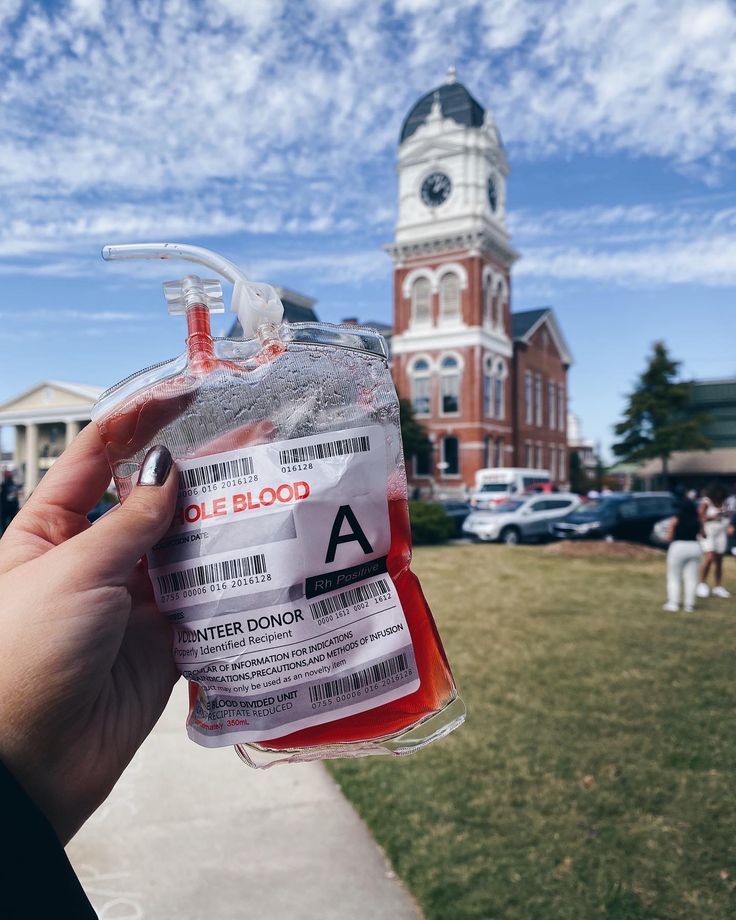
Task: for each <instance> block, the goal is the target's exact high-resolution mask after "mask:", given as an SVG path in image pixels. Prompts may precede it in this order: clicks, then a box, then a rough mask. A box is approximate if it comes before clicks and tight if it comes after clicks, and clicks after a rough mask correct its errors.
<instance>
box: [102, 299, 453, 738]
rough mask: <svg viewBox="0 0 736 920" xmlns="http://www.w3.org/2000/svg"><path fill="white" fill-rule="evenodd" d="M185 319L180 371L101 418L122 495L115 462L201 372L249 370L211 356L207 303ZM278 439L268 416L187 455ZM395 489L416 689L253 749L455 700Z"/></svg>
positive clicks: (394, 724) (390, 720)
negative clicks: (184, 349)
mask: <svg viewBox="0 0 736 920" xmlns="http://www.w3.org/2000/svg"><path fill="white" fill-rule="evenodd" d="M187 324H188V333H189V334H188V337H187V357H188V362H187V366H186V368H185V369H184V370H183V371H182V373H181V374H179V375H177V376H173V377H171V378H169V379H166V380H162V381H159V382H156V383H152V384H151V385H150V386H149V387H148V388H146V389H144V390H142V391H139V392H138V393H136V394H135V395H134V396H132V397H131V398H130V399H129V400H128V401H127V402H125V403H123V404H122V405H120V406H118V407H117V408H116V409H115V410H114V411H112V412H110V413H109V414H108V415H106V416H104V417H102V418H100V419H99V420H98V427H99V429H100V433H101V436H102V438H103V440H104V443H105V446H106V450H107V454H108V458H109V460H110V463H111V465H112V466H113V469H114V470H115V472H116V480H117V482H118V487H119V490H120V494H121V497H122V498H123V499H124V498H125V496H126V495H127V493H128V491H129V490H130V487H131V485H132V479H133V475H134V473H133V472H128V473H127V474H126V473H121V470H120V469H116V464H118V463H120V462H124V463H128V464H130V459H131V457H133V456H134V455H136V454H138V453H139V452H141V451H143V450H144V449H147V448H148V447H150V446H151V445H152V444H154V443H156V442H157V438H158V435H159V433H160V432H161V431H162V429H164V428H165V427H166V426H167V425H170V424H171V423H173V422H175V421H176V420H177V419H178V418H179V417H180V416H181V415H182V414H183V413H185V412H186V411H187V410H188V409H189V408H190V406H191V405H192V402H193V400H194V399H195V396H196V392H197V389H198V388H199V387H200V386H201V385H202V378H203V377H206V376H208V375H218V376H219V375H223V376H226V375H228V374H230V375H237V376H242V375H244V374H247V373H248V371H247V370H246V369H245V368H244V367H243V366H241V365H238V364H236V363H234V362H230V361H226V360H223V359H221V358H218V357H217V356H216V355H215V354H214V350H213V340H212V337H211V335H210V327H209V314H208V311H207V308H206V307H204V306H202V307H199V306H195V307H194V308H190V309H189V310H188V311H187ZM282 351H283V347H281V346H279V345H278V344H277V343H276V344H274V343H273V342H269V343H268V345H267V346H266V347H264V348H263V350H262V351H261V352H260V353H259V355H258V356H257V357H256V359H255V360H256V363H257V364H263V363H264V362H268V361H270V360H271V359H273V358H274V357H276V356H277V355H278V354H280V353H281V352H282ZM223 372H224V373H223ZM273 437H274V435H273V425H272V423H271V422H269V421H268V420H263V421H255V422H250V423H248V424H247V425H241V426H239V427H234V428H233V429H232V430H230V431H223V432H222V434H220V435H217V436H216V437H214V438H212V439H210V440H208V441H207V442H206V444H202V445H201V446H200V447H198V448H197V449H196V450H193V451H192V452H190V453H189V454H188V455H187V457H192V456H206V455H208V454H215V453H219V452H222V451H228V450H234V449H237V448H241V447H246V446H249V445H257V444H263V443H267V442H269V441H271V440H272V439H273ZM175 459H184V458H177V457H175ZM389 488H390V490H391V487H389ZM391 491H392V494H389V496H388V499H389V500H388V513H389V525H390V547H389V550H388V554H387V570H388V574H389V575H390V576H391V578H392V580H393V582H394V584H395V586H396V590H397V592H398V595H399V599H400V601H401V606H402V608H403V610H404V614H405V617H406V623H407V627H408V630H409V633H410V636H411V640H412V644H413V648H414V654H415V658H416V666H417V669H418V672H419V675H418V676H419V680H420V686H419V688H418V689H417V690H415V691H414V692H412V693H410V694H408V695H407V696H405V697H403V698H400V699H397V700H393V701H390V702H388V703H384V704H382V705H378V706H376V708H374V709H369V710H367V711H364V712H361V713H357V714H354V715H351V716H347V717H344V718H335V719H334V720H333V721H330V722H326V723H323V724H320V725H314V726H310V727H308V728H305V729H301V730H299V731H296V732H292V733H291V734H287V735H284V736H282V737H280V738H276V739H270V740H268V741H263V742H257V743H255V744H254V745H253V746H254V747H256V748H260V749H265V750H276V751H285V750H288V749H295V748H296V749H299V748H317V747H324V746H329V745H335V744H344V743H348V742H360V741H371V740H377V739H381V738H386V737H387V736H392V735H396V734H398V733H401V732H404V731H406V730H407V729H410V728H411V727H412V726H415V725H417V724H418V723H420V722H422V721H423V720H425V719H427V718H429V717H430V716H432V715H433V714H435V713H437V712H439V711H441V710H442V709H443V708H445V707H446V706H447V705H448V704H449V703H451V702H452V700H453V699H454V698H455V697H456V695H457V694H456V689H455V685H454V682H453V679H452V675H451V672H450V668H449V665H448V662H447V658H446V657H445V653H444V650H443V648H442V643H441V641H440V638H439V635H438V632H437V629H436V626H435V624H434V620H433V618H432V614H431V613H430V610H429V607H428V605H427V602H426V600H425V598H424V595H423V593H422V590H421V587H420V585H419V582H418V580H417V578H416V576H415V575H414V574H413V573H412V572H411V571H410V569H409V562H410V558H411V530H410V525H409V514H408V505H407V501H406V498H405V497H404V495H405V490H404V483H403V474H402V481H401V483H400V484H399V485H398V486H397V487H396V489H395V490H391ZM197 695H198V685H197V684H196V683H194V682H191V683H190V708H191V707H193V706H194V704H195V702H196V700H197ZM238 748H240V745H238Z"/></svg>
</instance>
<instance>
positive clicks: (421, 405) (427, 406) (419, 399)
mask: <svg viewBox="0 0 736 920" xmlns="http://www.w3.org/2000/svg"><path fill="white" fill-rule="evenodd" d="M430 386H431V372H430V367H429V361H427V359H426V358H419V359H418V360H417V361H415V362H414V364H413V365H412V368H411V404H412V406H413V408H414V411H415V412H416V414H417V415H429V414H430V412H431V408H432V406H431V391H430Z"/></svg>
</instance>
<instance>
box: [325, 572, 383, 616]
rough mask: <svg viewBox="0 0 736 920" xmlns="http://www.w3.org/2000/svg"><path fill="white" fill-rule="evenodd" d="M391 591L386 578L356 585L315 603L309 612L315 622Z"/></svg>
mask: <svg viewBox="0 0 736 920" xmlns="http://www.w3.org/2000/svg"><path fill="white" fill-rule="evenodd" d="M390 590H391V587H390V585H389V583H388V582H387V581H386V579H385V578H381V579H380V580H379V581H372V582H371V583H370V584H367V585H356V586H355V587H354V588H349V589H348V590H347V591H342V592H341V593H340V594H335V596H334V597H326V598H325V599H324V600H322V601H315V603H314V604H310V605H309V610H310V612H311V614H312V619H313V620H318V619H319V618H320V617H323V616H326V615H327V614H328V613H335V611H336V610H344V609H345V608H346V607H352V606H353V604H360V603H362V602H363V601H369V600H370V599H371V598H372V597H378V596H379V594H388V593H389V591H390Z"/></svg>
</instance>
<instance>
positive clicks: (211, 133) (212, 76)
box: [0, 0, 736, 277]
mask: <svg viewBox="0 0 736 920" xmlns="http://www.w3.org/2000/svg"><path fill="white" fill-rule="evenodd" d="M735 42H736V14H735V13H734V10H733V8H732V7H731V6H730V5H729V4H728V3H727V2H726V0H629V2H626V3H624V4H622V3H620V2H618V0H585V2H583V0H555V2H553V0H495V2H494V3H488V2H483V0H457V2H454V3H451V4H449V3H446V2H443V0H397V2H396V3H394V4H393V5H391V4H377V3H375V4H371V3H368V4H366V3H365V2H359V0H330V2H326V0H304V2H301V3H298V4H296V3H285V2H282V0H279V2H276V0H272V2H266V0H249V2H240V0H206V2H199V0H141V2H138V3H133V2H132V0H66V2H64V0H62V2H60V3H59V4H58V5H56V6H53V7H51V6H50V5H48V4H44V3H42V2H40V0H36V2H34V0H26V2H25V3H23V4H21V3H18V2H17V0H13V2H11V0H6V3H5V4H4V5H3V7H2V10H0V52H2V58H0V60H2V63H1V64H0V74H2V80H0V116H1V117H2V123H3V136H2V138H0V207H2V211H3V216H4V220H3V225H2V226H1V227H0V272H4V273H8V272H9V271H13V270H15V268H16V267H17V266H18V265H21V266H25V267H26V269H27V270H28V271H29V272H36V273H52V271H53V270H54V268H55V269H56V270H58V272H59V273H60V274H68V275H73V274H74V273H75V272H82V273H83V272H85V271H88V270H89V269H88V267H87V266H88V265H89V264H90V261H89V258H88V254H89V253H91V252H93V251H94V249H95V248H96V247H97V246H98V245H99V244H100V243H102V242H105V241H107V240H108V239H124V238H126V237H127V238H138V239H142V238H158V239H163V238H176V237H178V238H197V239H206V238H208V237H223V236H231V235H234V234H243V233H247V232H252V233H258V234H276V233H287V234H299V233H301V234H311V235H324V234H333V235H350V234H352V235H353V237H354V239H355V238H357V236H358V235H359V234H361V233H362V234H365V233H366V232H372V231H375V230H378V229H380V231H381V232H382V233H383V232H386V233H388V232H390V228H391V222H392V215H393V212H392V206H393V201H394V195H395V186H394V177H393V171H392V161H393V158H394V156H395V145H396V139H397V134H398V129H399V126H400V123H401V120H402V118H403V116H404V115H405V114H406V111H407V109H408V107H409V106H410V105H411V103H412V102H414V101H415V100H416V98H417V97H418V96H419V95H420V94H422V93H423V92H425V91H426V90H427V89H428V88H430V87H431V86H433V85H436V84H437V83H438V82H439V81H440V80H441V79H442V75H443V72H444V70H445V68H446V66H447V64H449V63H451V61H452V60H453V59H455V60H456V62H457V63H458V66H459V71H460V77H461V78H462V79H464V80H465V81H466V82H467V83H468V85H469V86H470V87H471V88H472V89H473V90H474V91H475V92H476V94H477V95H478V96H479V97H480V98H481V99H482V100H483V101H485V102H487V103H489V104H490V106H491V108H492V110H493V111H494V114H495V116H496V118H497V121H498V123H499V125H500V127H501V129H502V132H503V134H504V137H505V140H506V142H507V144H508V146H509V148H510V151H511V153H512V156H513V157H515V158H517V159H518V158H520V157H527V158H530V159H538V158H540V157H546V156H549V155H553V154H559V153H565V154H567V153H576V152H588V151H594V152H598V153H604V154H608V153H614V152H624V153H627V154H629V155H632V156H640V155H650V156H658V157H663V158H665V159H666V160H667V161H668V162H669V163H670V164H674V165H675V166H676V167H677V168H679V169H682V170H686V171H689V172H690V173H691V174H695V175H698V176H700V177H702V178H707V179H709V180H713V179H714V177H715V178H716V179H717V177H718V176H719V175H720V174H721V173H722V172H723V171H724V170H727V168H728V164H729V162H730V158H731V156H732V154H733V151H734V147H735V146H736V104H735V103H736V63H735V59H734V56H733V54H732V48H733V46H734V43H735ZM578 216H579V215H578ZM535 219H536V220H537V221H539V219H540V218H539V217H538V216H537V217H536V218H535V216H534V215H520V216H519V218H518V219H517V221H518V226H519V228H520V229H519V230H518V231H517V233H518V235H519V237H520V238H521V239H522V240H523V239H524V238H525V232H524V230H523V227H524V223H525V222H526V223H527V224H529V223H530V222H533V221H534V220H535ZM556 219H557V220H558V223H559V226H560V228H561V229H565V228H566V232H568V233H571V234H574V233H575V232H576V231H575V228H574V227H573V226H571V225H570V223H569V222H570V221H571V220H572V221H574V220H575V219H576V218H575V216H571V215H568V216H564V215H559V216H558V218H556ZM588 219H592V218H588ZM596 219H597V220H598V223H597V224H596V226H597V227H598V228H599V229H600V228H603V227H606V226H608V224H607V223H606V221H609V222H610V224H611V226H612V227H618V228H619V231H620V232H628V231H631V232H637V233H638V232H641V233H642V234H647V233H649V232H650V230H654V231H657V232H658V228H659V224H658V221H659V217H658V216H657V215H656V214H650V213H648V212H647V209H646V208H644V209H643V210H642V211H641V212H640V214H639V216H638V217H637V216H636V215H635V214H633V213H631V214H629V215H628V217H627V219H626V221H624V222H623V223H622V221H621V220H620V219H619V217H618V216H616V215H615V214H614V215H608V216H606V215H605V214H599V215H598V216H597V218H596ZM622 228H623V229H622ZM660 229H661V228H660ZM728 229H729V230H730V229H731V224H729V225H728ZM683 232H685V231H683ZM360 245H361V244H360V242H357V243H356V246H357V248H358V249H359V248H360ZM356 251H357V249H356ZM382 258H383V257H382V256H381V255H380V253H376V254H375V255H374V261H373V262H370V260H364V259H362V260H361V259H359V260H358V263H356V265H357V267H356V271H357V273H358V276H361V272H368V273H369V274H368V275H365V274H364V275H362V277H368V276H369V275H370V277H375V276H376V274H375V273H376V272H377V271H378V269H377V267H376V266H377V264H378V260H380V259H382ZM522 264H523V263H522ZM531 264H533V262H532V261H531V258H530V259H529V260H528V261H527V265H531ZM556 264H557V263H556ZM522 270H526V271H528V270H529V269H528V268H526V269H522ZM371 273H373V274H371ZM346 275H347V269H343V268H341V267H340V266H339V265H338V266H336V267H335V268H334V269H333V271H332V276H333V277H346Z"/></svg>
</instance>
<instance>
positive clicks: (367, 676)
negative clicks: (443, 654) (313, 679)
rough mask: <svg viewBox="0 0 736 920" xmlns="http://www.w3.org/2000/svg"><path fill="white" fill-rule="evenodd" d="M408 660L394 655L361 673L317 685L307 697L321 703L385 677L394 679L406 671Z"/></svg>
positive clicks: (403, 656)
mask: <svg viewBox="0 0 736 920" xmlns="http://www.w3.org/2000/svg"><path fill="white" fill-rule="evenodd" d="M408 664H409V659H408V658H407V657H406V655H405V654H403V652H402V654H401V655H395V656H394V657H393V658H387V659H386V661H379V662H378V663H377V664H373V665H371V666H370V667H369V668H363V670H362V671H356V672H355V674H350V675H349V676H348V677H340V678H339V679H337V680H326V681H325V682H324V683H322V684H317V685H316V686H314V687H310V688H309V697H310V699H311V701H312V702H313V703H321V702H324V701H325V700H331V699H332V698H333V697H334V696H340V695H341V694H343V693H349V692H350V691H351V690H362V689H363V688H364V687H369V686H370V685H371V684H377V683H378V682H379V681H381V680H385V679H386V678H387V677H394V676H395V675H396V674H400V673H401V672H402V671H406V669H407V666H408Z"/></svg>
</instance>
